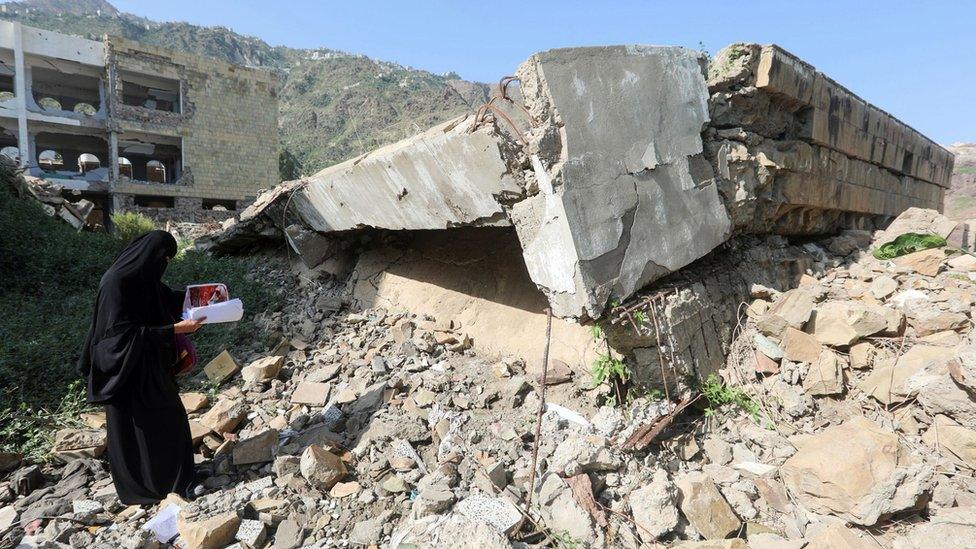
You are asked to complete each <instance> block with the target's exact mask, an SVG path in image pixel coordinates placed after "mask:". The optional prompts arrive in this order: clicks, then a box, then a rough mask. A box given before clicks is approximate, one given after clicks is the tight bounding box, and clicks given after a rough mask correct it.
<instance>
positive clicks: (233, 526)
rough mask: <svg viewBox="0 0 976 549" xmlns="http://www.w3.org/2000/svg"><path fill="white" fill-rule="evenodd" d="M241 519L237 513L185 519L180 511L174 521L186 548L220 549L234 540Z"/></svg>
mask: <svg viewBox="0 0 976 549" xmlns="http://www.w3.org/2000/svg"><path fill="white" fill-rule="evenodd" d="M240 524H241V519H240V518H239V517H238V516H237V513H233V512H231V513H223V514H220V515H217V516H213V517H210V518H207V519H203V520H187V519H185V518H184V517H183V514H182V513H181V514H180V515H179V516H178V518H177V522H176V528H177V530H178V531H179V533H180V539H181V540H183V542H184V543H185V544H186V547H187V549H222V548H223V547H227V546H228V545H230V544H231V543H233V542H234V536H235V534H237V527H238V526H240Z"/></svg>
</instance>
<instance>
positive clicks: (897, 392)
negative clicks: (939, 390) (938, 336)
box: [859, 345, 955, 404]
mask: <svg viewBox="0 0 976 549" xmlns="http://www.w3.org/2000/svg"><path fill="white" fill-rule="evenodd" d="M954 356H955V352H954V351H953V349H949V348H946V347H936V346H933V345H916V346H914V347H912V348H911V349H909V350H908V351H905V353H904V354H903V355H901V356H900V357H898V360H897V361H896V362H895V363H894V365H890V366H882V367H875V368H874V370H873V371H872V372H871V374H870V375H868V376H867V377H866V378H864V379H863V380H862V381H861V382H860V384H859V386H860V388H861V390H862V391H864V392H865V393H866V394H868V395H870V396H872V397H874V398H875V399H877V400H878V401H880V402H882V403H883V404H896V403H899V402H903V401H904V400H905V399H907V398H908V397H910V396H911V395H913V394H914V393H915V392H916V390H917V388H912V387H911V386H909V385H908V380H909V379H910V378H911V377H912V376H914V375H916V374H918V373H919V372H921V371H922V370H923V369H934V368H936V367H938V366H940V365H944V364H945V363H947V362H948V361H950V360H952V359H953V357H954Z"/></svg>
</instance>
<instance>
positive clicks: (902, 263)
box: [893, 248, 946, 276]
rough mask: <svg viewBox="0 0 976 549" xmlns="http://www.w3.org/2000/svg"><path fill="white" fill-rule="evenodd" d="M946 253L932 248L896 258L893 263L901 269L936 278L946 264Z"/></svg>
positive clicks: (943, 250)
mask: <svg viewBox="0 0 976 549" xmlns="http://www.w3.org/2000/svg"><path fill="white" fill-rule="evenodd" d="M945 258H946V253H945V249H943V248H930V249H928V250H922V251H920V252H914V253H910V254H907V255H903V256H901V257H896V258H895V259H894V260H893V261H894V262H895V265H898V266H899V267H905V268H908V269H911V270H912V271H913V272H916V273H918V274H920V275H923V276H935V275H937V274H939V271H940V270H941V269H942V264H943V263H944V262H945Z"/></svg>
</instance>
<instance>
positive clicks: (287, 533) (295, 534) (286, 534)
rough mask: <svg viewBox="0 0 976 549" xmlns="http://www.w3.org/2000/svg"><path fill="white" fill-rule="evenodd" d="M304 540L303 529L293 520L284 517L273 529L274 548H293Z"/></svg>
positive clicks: (299, 545) (300, 544)
mask: <svg viewBox="0 0 976 549" xmlns="http://www.w3.org/2000/svg"><path fill="white" fill-rule="evenodd" d="M303 541H305V529H304V528H302V525H301V524H298V523H297V522H295V521H294V520H290V519H286V520H283V521H281V524H279V525H278V530H276V531H275V541H274V549H294V548H295V547H301V546H302V542H303Z"/></svg>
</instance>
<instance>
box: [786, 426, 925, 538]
mask: <svg viewBox="0 0 976 549" xmlns="http://www.w3.org/2000/svg"><path fill="white" fill-rule="evenodd" d="M780 473H781V475H782V477H783V481H784V482H785V483H786V487H787V488H788V489H789V490H790V492H792V493H793V495H794V496H795V497H796V498H797V499H798V500H799V501H800V503H802V504H803V505H804V506H805V507H806V508H808V509H810V510H811V511H813V512H816V513H821V514H829V515H834V516H837V517H840V518H842V519H844V520H848V521H850V522H853V523H855V524H860V525H863V526H871V525H873V524H875V523H876V522H877V521H878V520H879V518H881V517H883V516H886V515H889V514H892V513H895V512H898V511H902V510H905V509H909V508H912V507H914V506H915V505H916V503H917V502H918V499H919V498H920V497H922V495H923V493H924V492H925V491H926V490H927V489H928V487H929V484H930V482H931V478H932V469H931V467H929V466H928V465H925V464H924V463H922V462H921V461H920V460H919V459H917V458H915V457H913V456H911V455H910V454H909V451H908V449H907V448H906V447H904V446H903V445H902V443H901V441H900V440H899V439H898V436H897V435H895V433H893V432H890V431H886V430H884V429H882V428H880V427H878V426H877V425H875V424H874V423H873V422H872V421H870V420H868V419H866V418H863V417H858V418H855V419H852V420H849V421H847V422H846V423H843V424H841V425H837V426H834V427H830V428H828V429H826V430H824V431H822V432H820V433H819V434H816V435H813V436H812V437H810V438H808V439H807V441H806V442H805V443H804V444H803V445H802V446H801V447H800V448H799V449H798V450H797V452H796V454H795V455H793V457H791V458H789V459H788V460H786V462H785V463H784V464H783V466H782V467H781V468H780Z"/></svg>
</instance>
